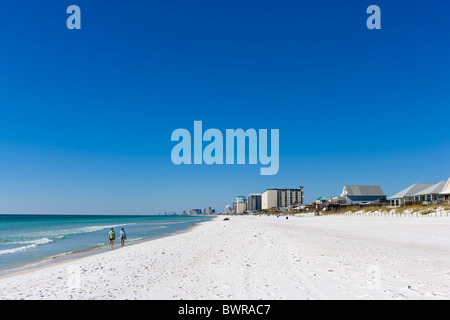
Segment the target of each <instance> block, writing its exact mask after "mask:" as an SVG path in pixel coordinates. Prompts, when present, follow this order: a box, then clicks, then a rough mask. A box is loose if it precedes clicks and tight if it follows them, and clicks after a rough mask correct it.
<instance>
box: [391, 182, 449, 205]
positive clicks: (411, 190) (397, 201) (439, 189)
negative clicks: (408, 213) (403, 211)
mask: <svg viewBox="0 0 450 320" xmlns="http://www.w3.org/2000/svg"><path fill="white" fill-rule="evenodd" d="M449 181H450V178H449V180H448V181H445V180H444V181H441V182H438V183H415V184H413V185H411V186H409V187H408V188H406V189H403V190H402V191H400V192H398V193H396V194H394V195H393V196H391V197H389V200H390V202H391V205H395V206H397V205H403V204H406V203H413V202H419V201H422V202H424V201H426V202H433V201H443V200H445V197H446V196H447V199H448V194H450V189H449V186H448V185H449Z"/></svg>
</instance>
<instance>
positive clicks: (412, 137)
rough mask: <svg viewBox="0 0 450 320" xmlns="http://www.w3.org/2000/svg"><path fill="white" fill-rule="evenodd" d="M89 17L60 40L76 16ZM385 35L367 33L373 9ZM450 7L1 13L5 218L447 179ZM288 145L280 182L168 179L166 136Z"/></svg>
mask: <svg viewBox="0 0 450 320" xmlns="http://www.w3.org/2000/svg"><path fill="white" fill-rule="evenodd" d="M71 4H76V5H78V6H79V7H80V8H81V14H82V20H81V21H82V22H81V30H68V29H67V27H66V19H67V17H68V16H69V15H68V14H67V13H66V8H67V7H68V6H69V5H71ZM372 4H376V5H378V6H379V7H380V8H381V19H382V20H381V21H382V22H381V29H380V30H369V29H368V28H367V27H366V19H367V18H368V16H369V15H368V14H367V13H366V9H367V7H368V6H369V5H372ZM449 11H450V3H449V2H448V1H438V0H436V1H431V2H430V1H408V2H401V3H400V2H398V1H396V2H395V3H394V2H393V1H386V0H383V1H374V2H372V1H360V0H345V1H339V2H336V1H331V0H319V1H308V2H303V1H276V2H275V1H249V0H243V1H224V0H218V1H206V0H203V1H197V0H194V1H189V2H186V1H179V0H177V1H144V0H139V1H132V2H111V1H95V2H94V1H86V0H76V1H75V2H73V3H72V2H65V1H39V2H30V3H29V2H26V3H23V2H22V1H15V2H11V3H9V4H8V6H7V7H4V8H2V10H1V11H0V36H1V39H2V40H3V41H2V50H0V61H1V69H0V70H1V71H0V93H1V94H0V213H74V214H76V213H80V214H156V213H160V212H162V213H163V212H166V211H167V212H177V213H181V212H182V211H183V210H187V209H193V208H207V207H209V206H211V207H212V208H214V209H215V210H216V211H219V212H220V211H222V210H223V209H224V208H225V206H226V205H228V204H231V203H232V202H234V201H235V199H236V196H238V195H244V196H247V195H248V194H251V193H262V192H263V191H264V190H266V189H268V188H297V187H298V186H303V187H304V194H305V202H306V203H311V202H312V201H314V200H315V199H316V198H318V197H320V196H326V197H330V196H338V195H340V193H341V191H342V188H343V186H344V185H353V184H363V185H381V187H382V189H383V191H384V192H385V193H386V194H387V195H388V196H391V195H393V194H395V193H396V192H398V191H400V190H402V189H404V188H406V187H408V186H410V185H412V184H413V183H416V182H424V183H434V182H439V181H442V180H447V179H448V178H449V176H450V166H449V165H448V160H449V158H450V139H449V138H448V130H449V129H448V128H449V124H448V123H449V118H450V110H449V109H450V108H449V106H450V90H449V88H450V78H449V76H448V75H449V74H450V60H449V57H450V43H449V41H448V35H449V32H450V27H449V24H448V12H449ZM194 121H202V123H203V127H204V128H205V129H208V128H217V129H219V130H221V131H222V132H224V131H225V130H226V129H238V128H242V129H244V130H246V129H249V128H253V129H256V130H258V129H278V130H279V141H280V145H279V170H278V173H277V174H276V175H273V176H261V175H260V172H259V170H260V167H261V165H259V164H258V165H249V164H245V165H205V164H202V165H175V164H174V163H173V162H172V161H171V150H172V148H173V146H174V145H175V143H174V142H172V141H171V133H172V132H173V130H175V129H177V128H186V129H188V130H193V124H194Z"/></svg>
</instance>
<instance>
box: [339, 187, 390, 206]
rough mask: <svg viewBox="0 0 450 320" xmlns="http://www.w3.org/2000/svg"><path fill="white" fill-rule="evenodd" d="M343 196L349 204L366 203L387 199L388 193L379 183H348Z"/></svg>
mask: <svg viewBox="0 0 450 320" xmlns="http://www.w3.org/2000/svg"><path fill="white" fill-rule="evenodd" d="M341 198H343V199H344V200H345V201H346V204H348V205H353V204H357V205H366V204H372V203H374V202H375V201H380V200H386V195H385V194H384V192H383V190H382V189H381V187H380V186H378V185H346V186H344V190H343V191H342V194H341Z"/></svg>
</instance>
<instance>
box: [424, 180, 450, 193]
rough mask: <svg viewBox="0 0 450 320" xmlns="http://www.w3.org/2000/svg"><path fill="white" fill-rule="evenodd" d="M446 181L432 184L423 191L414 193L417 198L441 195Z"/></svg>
mask: <svg viewBox="0 0 450 320" xmlns="http://www.w3.org/2000/svg"><path fill="white" fill-rule="evenodd" d="M446 183H447V181H441V182H438V183H435V184H433V185H432V186H430V187H428V188H426V189H425V190H422V191H420V192H418V193H416V195H417V196H420V195H426V194H438V193H441V192H442V190H444V187H445V184H446Z"/></svg>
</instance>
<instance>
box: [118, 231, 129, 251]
mask: <svg viewBox="0 0 450 320" xmlns="http://www.w3.org/2000/svg"><path fill="white" fill-rule="evenodd" d="M126 238H127V234H126V233H125V230H123V228H122V230H120V234H119V239H120V246H121V247H123V246H124V245H125V239H126Z"/></svg>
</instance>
